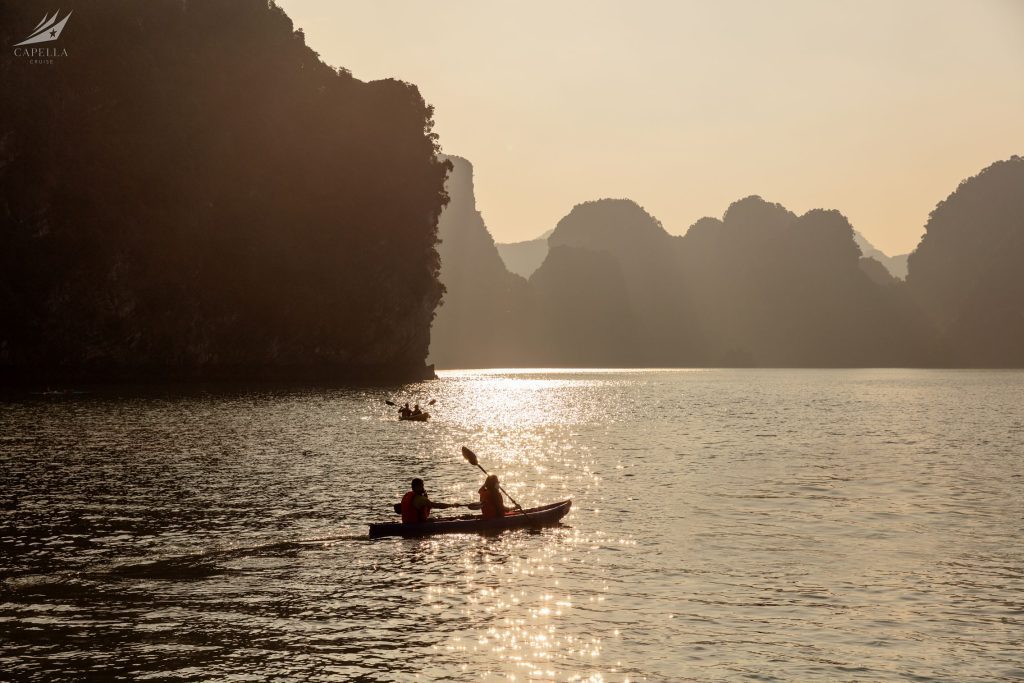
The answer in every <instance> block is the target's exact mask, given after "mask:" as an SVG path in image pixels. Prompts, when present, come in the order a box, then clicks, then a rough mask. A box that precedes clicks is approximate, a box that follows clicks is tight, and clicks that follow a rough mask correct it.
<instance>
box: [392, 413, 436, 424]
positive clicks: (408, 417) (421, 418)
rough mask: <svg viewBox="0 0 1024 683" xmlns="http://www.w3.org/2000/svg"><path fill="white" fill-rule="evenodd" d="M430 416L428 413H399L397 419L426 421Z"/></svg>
mask: <svg viewBox="0 0 1024 683" xmlns="http://www.w3.org/2000/svg"><path fill="white" fill-rule="evenodd" d="M429 417H430V413H420V414H419V415H399V416H398V419H399V420H400V421H402V422H426V421H427V419H428V418H429Z"/></svg>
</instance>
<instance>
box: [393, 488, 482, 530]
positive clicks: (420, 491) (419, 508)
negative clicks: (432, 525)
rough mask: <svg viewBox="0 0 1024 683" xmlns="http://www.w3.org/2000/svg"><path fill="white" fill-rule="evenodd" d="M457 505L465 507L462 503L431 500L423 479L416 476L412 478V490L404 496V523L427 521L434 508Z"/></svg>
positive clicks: (441, 508) (443, 508)
mask: <svg viewBox="0 0 1024 683" xmlns="http://www.w3.org/2000/svg"><path fill="white" fill-rule="evenodd" d="M457 507H463V505H462V504H461V503H435V502H434V501H432V500H430V498H429V497H428V496H427V489H426V487H424V486H423V480H422V479H419V478H416V479H413V480H412V490H411V491H407V492H406V494H405V495H404V496H402V523H403V524H418V523H422V522H427V521H429V520H428V519H427V518H428V517H430V511H431V510H432V509H434V508H437V509H438V510H446V509H447V508H457ZM467 507H468V506H467Z"/></svg>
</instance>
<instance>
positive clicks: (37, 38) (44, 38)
mask: <svg viewBox="0 0 1024 683" xmlns="http://www.w3.org/2000/svg"><path fill="white" fill-rule="evenodd" d="M59 14H60V10H57V11H56V12H54V13H53V16H52V17H48V16H46V15H45V14H44V15H43V20H42V21H40V22H39V23H38V24H36V27H35V28H34V29H32V33H30V34H29V36H28V38H26V39H25V40H23V41H21V42H20V43H17V44H16V45H15V46H14V47H21V46H22V45H32V44H33V43H46V42H49V41H51V40H57V39H58V38H60V34H61V32H62V31H63V30H64V25H65V24H67V23H68V18H69V17H70V16H71V12H68V13H67V15H66V16H65V17H64V18H63V19H61V20H60V21H57V16H58V15H59Z"/></svg>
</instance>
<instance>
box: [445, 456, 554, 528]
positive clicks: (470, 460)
mask: <svg viewBox="0 0 1024 683" xmlns="http://www.w3.org/2000/svg"><path fill="white" fill-rule="evenodd" d="M462 457H463V458H465V459H466V462H468V463H469V464H470V465H474V466H476V467H479V468H480V471H481V472H483V473H484V474H485V475H486V476H488V477H489V476H491V475H490V473H488V472H487V470H485V469H484V468H483V465H481V464H480V462H479V461H478V460H477V459H476V453H474V452H473V451H471V450H469V449H468V448H466V447H465V446H463V447H462ZM498 490H500V491H501V492H502V493H504V494H505V495H506V496H508V499H509V500H511V501H512V504H513V505H515V506H516V507H517V508H519V511H520V512H521V513H523V514H524V515H526V518H527V519H529V520H530V521H531V524H532V523H533V519H534V518H533V517H531V516H530V513H528V512H527V511H526V510H524V509H523V506H522V505H520V504H519V503H517V502H516V499H515V498H513V497H512V496H511V495H509V492H508V491H506V490H505V487H503V486H502V485H501V484H498ZM534 529H535V530H536V525H534Z"/></svg>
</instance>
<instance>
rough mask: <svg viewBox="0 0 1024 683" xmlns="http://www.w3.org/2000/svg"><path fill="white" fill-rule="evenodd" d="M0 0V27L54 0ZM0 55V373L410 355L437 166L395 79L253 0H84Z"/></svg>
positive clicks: (337, 364)
mask: <svg viewBox="0 0 1024 683" xmlns="http://www.w3.org/2000/svg"><path fill="white" fill-rule="evenodd" d="M53 9H54V8H52V7H51V6H50V5H46V4H45V3H38V2H34V1H33V2H19V3H4V4H3V6H2V7H0V41H2V42H3V44H4V45H8V46H9V45H12V44H14V43H16V42H18V41H20V40H22V39H23V38H24V35H23V34H27V32H28V31H30V30H31V28H32V27H33V26H35V25H36V24H37V23H38V22H39V20H40V18H41V17H43V16H44V15H46V14H48V13H50V12H52V11H53ZM69 10H73V14H72V16H71V18H70V20H69V22H68V24H67V25H66V27H65V29H64V32H63V34H62V35H61V36H60V39H59V41H57V42H55V43H53V45H55V46H59V47H60V48H61V49H63V50H66V52H67V54H66V56H60V57H56V58H54V60H53V62H54V63H53V64H44V65H32V64H29V63H27V62H28V60H27V59H19V58H10V57H9V58H7V59H4V60H3V61H2V64H0V94H2V99H3V102H4V106H3V107H0V380H3V381H26V380H28V381H33V380H34V381H59V380H110V379H150V378H166V377H174V378H178V377H185V378H221V377H230V378H241V379H260V378H268V377H273V378H280V379H318V380H321V379H322V380H352V379H359V380H377V379H388V380H391V379H413V378H419V377H424V376H428V375H429V374H431V373H430V371H429V369H428V368H427V367H426V366H425V358H426V355H427V349H428V345H429V334H430V323H431V319H432V317H433V314H434V309H435V307H436V305H437V303H438V301H439V300H440V297H441V293H442V287H441V285H440V283H439V281H438V277H437V276H438V271H439V260H438V255H437V252H436V250H435V244H436V236H437V233H436V230H437V219H438V215H439V213H440V211H441V209H442V206H443V204H444V200H445V194H444V189H443V183H444V178H445V174H446V170H447V165H446V164H445V163H444V162H443V161H441V160H439V159H438V157H437V146H436V140H435V136H434V135H433V134H432V133H431V127H432V123H433V122H432V120H431V116H432V110H431V108H430V107H428V106H427V105H426V104H425V103H424V101H423V99H422V98H421V97H420V94H419V92H418V91H417V90H416V88H415V87H414V86H412V85H409V84H407V83H401V82H397V81H378V82H373V83H364V82H362V81H359V80H357V79H355V78H353V77H352V76H351V75H350V74H349V73H348V72H346V71H344V70H335V69H333V68H331V67H329V66H327V65H325V64H324V63H322V62H321V61H320V60H319V59H318V58H317V55H316V53H315V52H313V51H312V50H311V49H310V48H309V47H307V46H306V45H305V43H304V39H303V35H302V33H301V32H296V31H295V30H294V28H293V26H292V22H291V21H290V20H289V19H288V17H287V16H286V15H285V14H284V12H283V11H282V10H281V9H279V8H278V7H276V6H274V5H273V4H269V5H268V3H267V2H263V1H259V0H238V1H235V0H230V1H229V0H205V1H204V2H190V3H183V2H180V1H178V0H152V1H150V2H145V3H139V2H128V1H127V0H97V1H90V2H77V3H74V2H73V3H71V4H65V5H62V13H63V12H66V11H69Z"/></svg>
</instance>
